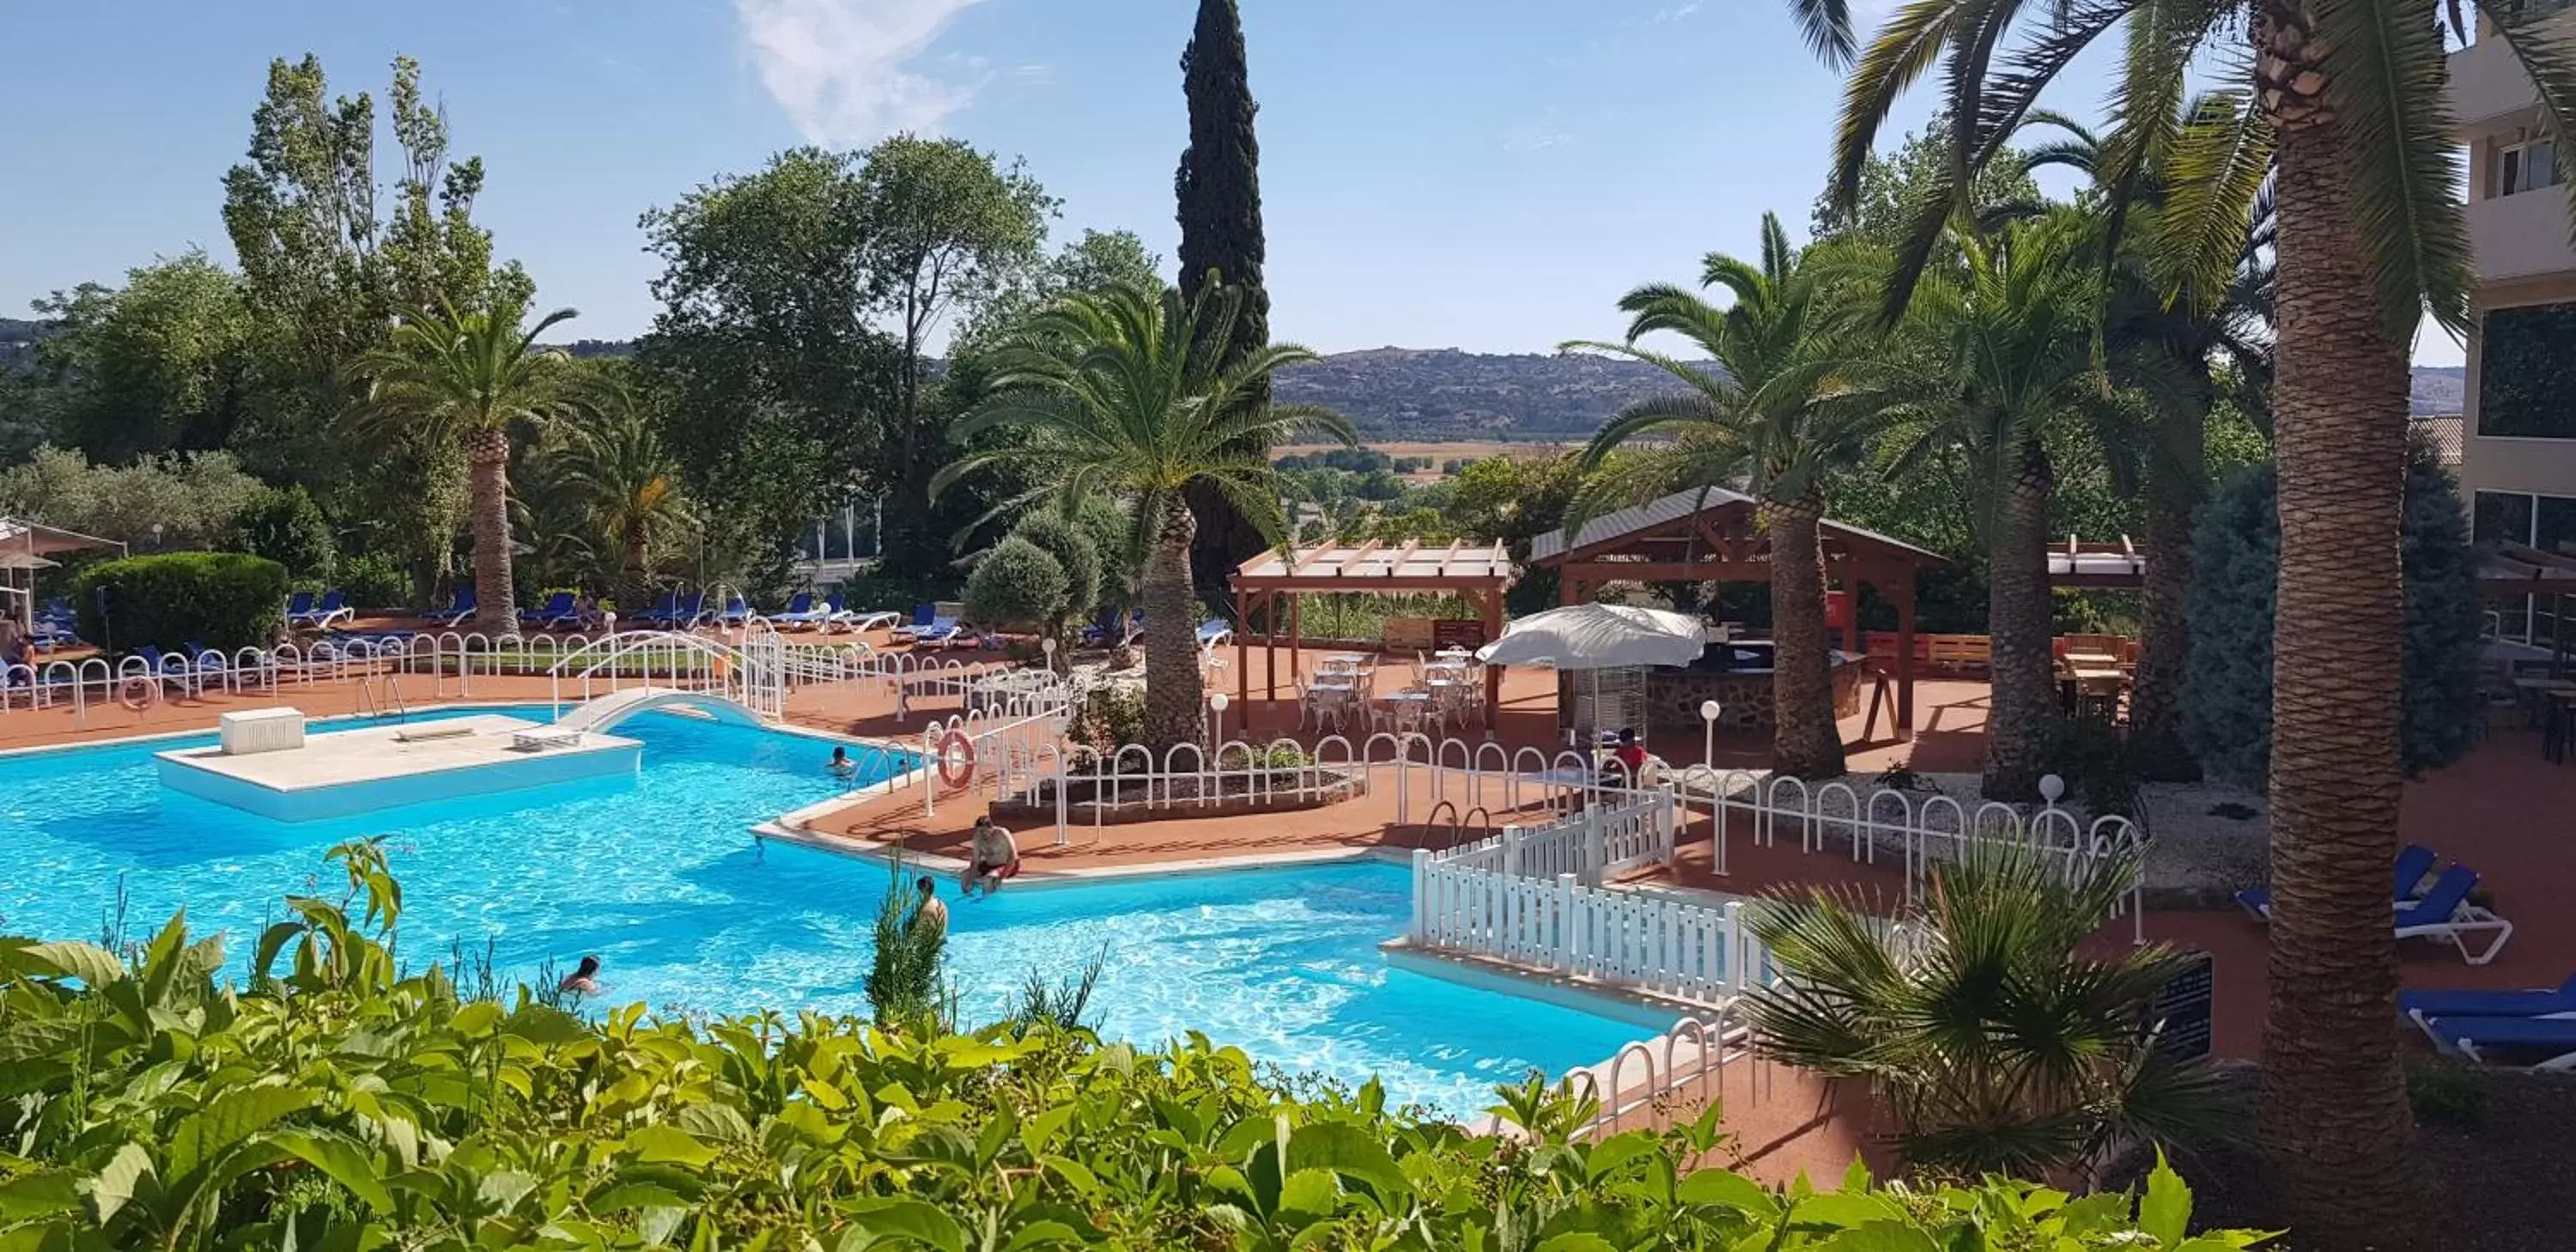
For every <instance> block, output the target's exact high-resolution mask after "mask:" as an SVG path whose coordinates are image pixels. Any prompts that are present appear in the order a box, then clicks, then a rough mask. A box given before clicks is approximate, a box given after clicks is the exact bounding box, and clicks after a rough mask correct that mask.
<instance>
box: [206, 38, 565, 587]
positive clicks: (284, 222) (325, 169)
mask: <svg viewBox="0 0 2576 1252" xmlns="http://www.w3.org/2000/svg"><path fill="white" fill-rule="evenodd" d="M389 104H390V106H391V107H390V109H389V120H390V121H391V123H392V132H393V137H394V140H395V144H396V147H397V149H398V157H399V174H398V176H397V177H395V178H393V179H392V180H391V193H392V194H391V195H390V196H388V195H387V194H386V187H385V185H384V182H383V180H382V176H381V174H380V171H379V168H378V161H377V157H378V148H377V143H376V125H377V119H378V114H377V111H376V105H375V101H374V100H373V99H372V98H371V97H369V96H368V95H367V94H366V93H363V92H362V93H360V94H358V95H357V96H355V97H347V96H342V97H333V96H332V95H331V94H330V86H329V82H328V80H327V78H326V77H325V75H324V74H323V70H322V63H321V61H320V60H319V59H317V58H315V57H312V56H307V57H305V58H304V59H303V60H301V61H299V62H293V63H289V62H287V61H285V60H283V59H280V60H276V61H272V62H270V64H269V70H268V87H267V92H266V95H265V96H264V98H263V99H262V100H261V102H260V104H259V106H258V108H257V109H256V110H255V111H254V112H253V113H252V115H251V140H250V150H249V153H248V159H247V160H246V161H245V162H244V163H242V164H240V165H236V166H234V167H233V168H232V169H231V170H230V171H228V172H227V173H226V174H225V175H224V204H223V216H224V230H225V233H226V235H227V236H229V237H230V239H231V241H232V245H233V254H234V256H235V258H236V260H237V263H238V264H239V265H240V267H241V290H242V295H243V299H244V301H245V302H246V304H247V306H248V309H249V314H250V318H251V325H252V334H253V340H254V346H255V349H256V352H257V355H258V360H259V370H258V376H259V386H260V395H259V399H258V402H257V403H256V404H254V405H252V406H250V407H249V408H248V409H247V410H246V412H245V414H244V420H243V421H242V422H241V423H239V425H238V426H237V427H236V428H235V430H234V432H233V435H232V447H233V448H234V449H235V450H236V451H237V452H239V454H240V455H241V456H242V457H243V459H244V461H245V463H246V464H248V465H249V466H250V467H251V468H253V469H254V470H256V471H258V472H260V473H262V474H264V475H266V476H268V477H270V478H272V479H274V480H277V481H284V482H298V483H303V484H305V485H306V486H307V487H309V488H311V489H312V490H313V492H314V493H315V497H316V499H318V500H320V501H321V502H322V504H323V506H324V509H325V511H326V512H329V513H330V514H332V515H333V516H334V518H335V519H337V521H338V524H339V525H340V527H341V528H342V529H343V530H344V531H348V532H353V533H354V534H355V535H356V537H357V542H356V543H354V544H353V545H352V546H353V547H363V548H365V549H367V550H369V551H375V552H385V553H398V554H400V555H401V556H402V558H403V559H404V560H405V562H406V563H407V564H409V565H410V566H411V567H412V568H413V569H414V571H415V579H416V581H417V582H418V583H419V584H421V587H422V588H423V589H425V588H426V585H427V584H428V583H429V582H430V581H431V580H433V579H434V578H435V577H436V576H437V575H438V574H441V573H443V572H444V571H445V569H446V564H447V560H448V556H449V553H450V552H451V550H452V548H453V545H454V539H455V535H456V530H457V526H458V523H459V522H460V521H461V520H462V519H463V517H464V509H465V504H466V497H467V491H466V485H465V473H466V470H465V465H464V462H463V459H462V457H461V456H459V454H458V450H457V449H456V447H455V446H454V445H453V444H441V443H435V442H429V441H424V440H419V439H400V440H385V439H376V440H372V441H362V440H360V439H358V438H356V437H355V429H356V427H355V426H354V425H353V424H352V423H349V422H347V421H345V420H344V419H345V417H346V415H347V413H348V411H349V410H350V409H352V408H354V407H356V406H357V405H358V404H359V402H360V401H361V400H362V399H363V383H362V380H361V379H360V378H359V377H358V371H357V369H356V366H357V363H358V362H359V360H360V359H361V358H363V357H364V356H365V355H366V354H368V353H369V352H372V351H375V350H377V349H379V348H381V347H383V346H384V345H385V343H386V341H387V340H388V338H389V336H390V334H391V330H392V328H393V327H394V326H395V325H396V324H397V323H398V322H399V321H401V320H402V319H404V318H407V317H412V316H419V315H427V314H430V313H433V312H435V311H437V310H438V309H439V308H441V307H442V306H444V305H453V306H455V307H456V308H458V309H463V310H474V309H481V308H486V307H493V306H496V305H500V304H511V303H516V304H520V305H524V304H525V303H526V302H527V301H528V299H529V297H530V295H531V293H532V291H533V289H534V288H533V284H532V283H531V282H530V281H529V279H528V276H527V274H526V273H525V272H524V271H522V270H521V269H520V268H519V267H518V265H517V263H515V262H512V263H509V264H505V265H499V266H496V265H495V264H494V263H493V252H492V237H491V232H489V231H487V230H485V229H483V228H482V227H481V226H479V225H477V224H476V223H475V221H474V216H473V212H474V201H475V199H476V198H477V197H478V196H480V195H481V194H482V191H483V182H484V171H483V164H482V161H481V159H480V158H475V157H468V158H465V159H463V160H461V161H451V159H450V154H449V141H448V131H447V119H446V114H445V111H444V110H443V109H442V108H440V107H439V106H437V105H436V104H433V103H430V102H427V101H425V100H423V98H422V95H421V85H420V66H419V64H418V63H417V62H415V61H413V60H412V59H410V58H409V57H396V58H394V62H393V81H392V86H391V93H390V100H389Z"/></svg>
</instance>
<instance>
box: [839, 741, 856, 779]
mask: <svg viewBox="0 0 2576 1252" xmlns="http://www.w3.org/2000/svg"><path fill="white" fill-rule="evenodd" d="M832 772H833V773H834V774H836V775H838V776H840V777H842V778H847V777H849V776H850V775H852V774H855V773H858V772H859V763H858V762H856V761H853V760H851V759H850V750H849V749H848V748H834V749H832Z"/></svg>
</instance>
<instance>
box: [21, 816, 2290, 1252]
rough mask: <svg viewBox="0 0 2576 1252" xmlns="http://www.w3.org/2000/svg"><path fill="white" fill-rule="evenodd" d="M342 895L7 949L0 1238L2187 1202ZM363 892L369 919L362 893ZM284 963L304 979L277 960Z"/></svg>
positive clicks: (161, 1241)
mask: <svg viewBox="0 0 2576 1252" xmlns="http://www.w3.org/2000/svg"><path fill="white" fill-rule="evenodd" d="M336 855H338V856H339V857H340V858H341V859H342V860H343V861H344V862H345V863H346V864H347V866H348V870H349V880H350V884H351V889H352V891H353V892H354V893H355V894H354V895H353V896H352V897H351V898H350V899H349V900H348V901H347V903H348V904H349V905H351V906H353V907H352V908H351V909H346V910H344V909H343V907H342V906H341V905H340V904H335V903H333V902H330V901H327V900H319V899H309V898H299V899H295V900H293V901H291V902H290V903H291V905H292V912H293V914H294V916H295V919H296V920H294V921H291V922H286V923H281V924H280V926H279V927H278V928H276V929H274V930H272V932H271V934H270V936H269V937H268V938H267V939H266V940H264V941H263V942H262V944H261V949H262V952H261V957H260V959H259V960H258V961H257V962H256V963H255V966H254V970H253V973H252V977H251V982H250V985H249V986H248V987H247V988H245V989H236V988H232V987H228V986H225V985H222V984H221V983H220V982H219V981H218V975H219V972H220V971H221V970H222V968H223V965H224V956H223V948H222V944H221V941H220V939H216V938H207V939H192V938H191V937H190V936H189V935H188V933H187V929H186V925H185V922H184V919H183V918H173V919H171V921H170V923H169V924H168V925H167V926H165V927H164V928H163V929H162V930H161V931H160V933H159V934H158V935H157V936H156V937H155V938H153V939H152V940H151V942H149V943H148V944H146V945H144V946H143V947H142V948H141V949H140V950H139V951H138V952H137V953H135V955H134V956H133V958H132V959H131V960H130V961H128V960H124V959H120V958H119V957H117V956H116V955H114V954H112V953H110V952H109V951H107V950H106V949H104V948H100V947H96V946H93V945H90V944H86V943H60V942H56V943H43V942H37V941H34V940H30V939H22V938H7V939H0V1090H4V1091H5V1092H6V1095H7V1098H6V1099H5V1100H0V1249H7V1250H10V1252H15V1250H18V1249H67V1250H72V1252H83V1250H88V1249H128V1248H144V1247H155V1248H235V1247H239V1248H277V1247H297V1248H349V1249H357V1248H390V1247H400V1248H406V1249H465V1248H487V1247H488V1248H501V1247H510V1248H519V1247H539V1248H563V1249H585V1248H601V1249H605V1248H642V1247H653V1246H675V1247H687V1248H706V1249H713V1248H734V1247H740V1248H779V1249H787V1248H796V1249H803V1248H829V1249H836V1250H837V1249H851V1250H861V1249H872V1248H886V1249H918V1248H930V1249H940V1250H942V1252H963V1250H964V1249H967V1248H970V1247H971V1248H977V1249H1004V1248H1011V1249H1023V1248H1048V1247H1098V1248H1132V1249H1163V1248H1206V1249H1221V1248H1242V1249H1256V1248H1259V1249H1267V1248H1287V1247H1290V1246H1292V1245H1293V1246H1297V1247H1317V1248H1363V1247H1365V1248H1420V1249H1429V1248H1441V1249H1452V1248H1483V1249H1497V1250H1499V1249H1541V1248H1544V1249H1565V1250H1585V1249H1606V1248H1742V1247H1754V1248H1773V1249H1789V1248H1829V1247H1831V1248H1859V1247H1873V1248H1876V1247H1886V1248H1932V1247H1944V1248H1950V1247H1968V1246H1976V1247H1987V1248H1998V1249H2003V1248H2048V1249H2059V1248H2109V1247H2121V1248H2164V1249H2190V1250H2194V1252H2198V1250H2206V1249H2224V1248H2240V1247H2247V1246H2251V1245H2253V1244H2254V1243H2256V1242H2258V1238H2257V1237H2256V1236H2253V1235H2251V1234H2243V1233H2236V1234H2220V1235H2203V1236H2200V1237H2199V1238H2197V1239H2194V1238H2190V1237H2188V1236H2187V1235H2186V1233H2185V1230H2186V1227H2187V1224H2188V1220H2189V1214H2190V1198H2189V1192H2188V1191H2187V1190H2186V1189H2185V1188H2184V1186H2183V1184H2182V1182H2181V1180H2180V1179H2179V1178H2177V1177H2175V1176H2174V1175H2173V1174H2171V1173H2170V1172H2168V1171H2162V1170H2159V1171H2158V1173H2157V1174H2156V1175H2155V1176H2154V1178H2152V1179H2151V1180H2150V1182H2149V1184H2148V1187H2147V1190H2146V1193H2145V1196H2144V1197H2143V1200H2142V1201H2140V1202H2138V1203H2136V1204H2134V1205H2133V1203H2132V1201H2131V1200H2130V1199H2129V1198H2128V1197H2126V1196H2122V1195H2113V1194H2106V1195H2098V1196H2091V1197H2086V1198H2083V1199H2071V1198H2070V1197H2068V1196H2066V1195H2065V1194H2063V1193H2060V1192H2056V1191H2051V1190H2047V1189H2044V1188H2037V1187H2031V1186H2027V1185H2023V1184H2019V1183H2009V1182H2001V1181H1997V1182H1990V1183H1986V1184H1982V1185H1979V1186H1977V1187H1973V1188H1961V1189H1950V1190H1939V1191H1928V1190H1914V1189H1909V1188H1904V1187H1900V1186H1889V1187H1884V1188H1874V1187H1873V1186H1872V1184H1871V1182H1870V1180H1869V1178H1868V1177H1867V1175H1866V1174H1865V1173H1862V1172H1859V1171H1857V1170H1856V1171H1855V1172H1854V1173H1853V1174H1852V1175H1851V1176H1850V1177H1847V1178H1846V1179H1845V1180H1844V1182H1843V1185H1842V1187H1841V1188H1840V1189H1839V1190H1835V1191H1831V1192H1816V1191H1813V1190H1812V1189H1810V1188H1808V1187H1806V1186H1804V1185H1800V1186H1795V1187H1792V1188H1789V1189H1788V1190H1786V1191H1779V1190H1772V1189H1766V1188H1764V1187H1762V1186H1760V1185H1757V1184H1756V1183H1753V1182H1751V1181H1749V1180H1747V1179H1745V1178H1743V1177H1741V1176H1739V1175H1737V1174H1733V1173H1729V1172H1726V1171H1723V1170H1715V1169H1699V1170H1694V1169H1692V1168H1690V1161H1691V1160H1692V1159H1693V1158H1695V1157H1699V1156H1704V1155H1706V1154H1708V1153H1709V1152H1710V1151H1711V1149H1712V1148H1714V1147H1715V1146H1716V1144H1717V1142H1718V1139H1719V1133H1718V1131H1717V1128H1716V1118H1715V1117H1714V1115H1713V1114H1712V1115H1708V1116H1704V1117H1703V1118H1702V1119H1701V1120H1700V1121H1699V1122H1697V1123H1695V1124H1693V1125H1691V1126H1687V1127H1683V1128H1680V1129H1678V1130H1675V1131H1673V1132H1670V1133H1668V1134H1666V1135H1665V1136H1662V1137H1655V1136H1649V1135H1646V1134H1642V1133H1631V1134H1623V1135H1618V1136H1614V1137H1611V1138H1608V1139H1605V1140H1603V1141H1601V1142H1599V1143H1580V1142H1575V1141H1573V1140H1572V1139H1571V1138H1570V1137H1569V1135H1568V1131H1569V1130H1570V1129H1571V1128H1572V1127H1574V1126H1577V1125H1580V1124H1581V1123H1582V1122H1583V1121H1584V1120H1586V1118H1587V1117H1588V1116H1589V1111H1590V1108H1591V1106H1590V1104H1589V1102H1588V1101H1586V1100H1582V1099H1578V1098H1577V1097H1575V1096H1574V1095H1573V1094H1571V1092H1570V1091H1568V1090H1567V1089H1566V1088H1565V1087H1564V1086H1562V1085H1559V1086H1557V1087H1553V1088H1551V1087H1548V1086H1546V1085H1544V1084H1541V1083H1537V1082H1535V1081H1533V1082H1532V1083H1531V1084H1528V1085H1526V1086H1523V1087H1518V1088H1510V1089H1506V1091H1505V1092H1504V1093H1503V1095H1504V1097H1505V1102H1504V1110H1498V1111H1508V1112H1509V1113H1510V1115H1511V1116H1512V1117H1513V1118H1514V1120H1515V1121H1516V1122H1517V1123H1518V1124H1522V1125H1526V1126H1529V1127H1532V1128H1533V1130H1532V1132H1531V1133H1529V1134H1526V1135H1521V1136H1476V1135H1470V1134H1468V1133H1467V1132H1466V1131H1465V1130H1463V1129H1461V1128H1459V1127H1456V1126H1452V1125H1448V1124H1445V1123H1439V1122H1428V1121H1423V1120H1420V1119H1418V1118H1415V1117H1413V1116H1410V1115H1408V1114H1402V1113H1390V1112H1388V1111H1387V1110H1386V1108H1385V1106H1384V1099H1383V1094H1382V1093H1381V1092H1380V1091H1379V1090H1378V1088H1377V1086H1376V1084H1374V1083H1371V1084H1369V1085H1367V1086H1365V1087H1363V1088H1361V1089H1360V1090H1359V1091H1358V1093H1357V1094H1355V1095H1351V1096H1347V1097H1345V1096H1338V1095H1327V1096H1325V1097H1324V1098H1322V1099H1319V1100H1316V1101H1312V1102H1299V1101H1294V1100H1290V1099H1287V1098H1284V1097H1283V1096H1282V1095H1281V1094H1280V1093H1279V1092H1278V1090H1276V1089H1275V1088H1273V1087H1270V1086H1267V1085H1265V1084H1263V1083H1262V1082H1260V1081H1259V1080H1258V1079H1257V1078H1256V1076H1255V1070H1254V1067H1253V1065H1252V1063H1251V1062H1250V1061H1249V1060H1248V1059H1247V1058H1246V1057H1245V1056H1244V1055H1243V1054H1242V1053H1241V1052H1238V1051H1236V1050H1234V1049H1231V1048H1219V1047H1215V1046H1213V1045H1211V1044H1210V1043H1208V1041H1207V1040H1205V1039H1204V1038H1199V1037H1196V1036H1193V1037H1191V1038H1190V1039H1189V1040H1187V1041H1186V1042H1183V1043H1178V1044H1175V1045H1173V1046H1171V1047H1169V1048H1167V1049H1165V1050H1163V1051H1160V1052H1151V1053H1148V1052H1141V1051H1139V1050H1137V1049H1135V1048H1132V1047H1128V1046H1125V1045H1118V1044H1106V1045H1104V1044H1102V1043H1100V1042H1099V1041H1098V1040H1096V1039H1094V1038H1093V1037H1091V1036H1090V1035H1089V1034H1087V1033H1085V1032H1081V1031H1078V1030H1062V1029H1057V1028H1053V1027H1050V1026H1047V1025H1044V1024H1040V1023H1033V1022H1024V1023H1019V1024H1015V1025H1011V1026H996V1027H993V1028H989V1029H986V1030H983V1031H980V1032H977V1033H975V1034H971V1035H930V1036H907V1035H901V1034H894V1033H888V1032H884V1031H880V1030H877V1029H875V1028H874V1027H873V1026H871V1025H870V1024H868V1023H866V1022H864V1021H858V1020H854V1019H849V1018H833V1017H825V1016H821V1015H817V1014H802V1015H799V1016H797V1017H795V1018H792V1019H790V1018H788V1017H785V1016H782V1015H779V1014H775V1013H763V1014H757V1015H753V1016H746V1017H737V1018H727V1019H723V1020H719V1021H715V1022H712V1023H710V1024H708V1025H706V1026H705V1027H704V1028H698V1027H694V1026H692V1025H690V1024H688V1023H686V1022H680V1021H649V1020H646V1019H645V1015H644V1010H643V1008H642V1007H641V1006H631V1007H628V1008H623V1009H618V1010H614V1011H611V1012H609V1013H608V1014H606V1015H605V1016H604V1018H602V1019H601V1020H599V1021H597V1022H586V1021H583V1020H581V1019H579V1018H576V1017H573V1016H570V1015H568V1014H566V1013H563V1012H561V1011H558V1010H556V1009H552V1008H549V1007H547V1006H546V1005H544V1004H542V1003H538V1002H536V1000H535V999H534V998H533V997H532V994H531V993H529V992H528V991H526V990H525V989H524V988H523V989H522V990H521V991H520V993H519V995H518V996H517V1001H516V1004H515V1006H505V1005H503V1004H500V1003H496V1002H492V1001H468V1000H463V999H460V998H459V996H458V994H457V989H456V987H455V985H454V984H453V983H451V982H450V981H448V979H447V978H446V977H445V976H444V975H443V974H442V973H440V972H438V971H436V970H433V971H431V972H430V973H427V974H423V975H419V976H414V977H408V978H396V977H395V976H394V972H393V971H394V962H393V961H392V959H391V958H390V956H389V954H388V953H387V952H386V950H385V948H384V946H383V936H384V935H385V934H386V933H387V931H388V928H389V925H390V922H391V920H392V918H393V917H394V916H396V915H398V909H399V904H398V888H397V887H396V886H395V884H394V883H393V881H392V880H391V879H390V878H389V877H387V876H385V875H384V874H383V873H382V872H381V871H382V862H381V859H380V858H377V857H375V856H374V855H372V849H371V848H369V847H368V846H367V845H364V844H359V845H351V846H349V847H347V848H343V849H339V850H337V852H336ZM351 912H355V913H357V914H358V918H359V920H357V921H354V922H353V921H352V920H351V917H350V913H351ZM281 963H282V964H283V966H284V971H283V974H282V976H281V974H280V972H279V970H278V969H276V968H274V967H276V966H278V965H280V964H281Z"/></svg>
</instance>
